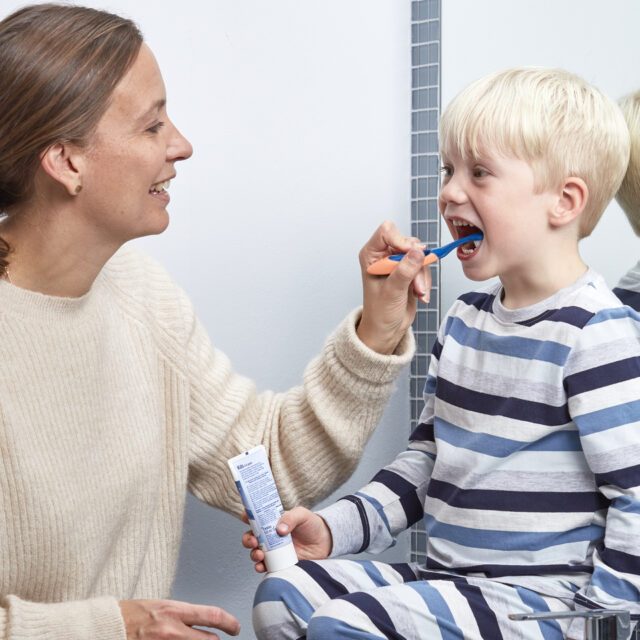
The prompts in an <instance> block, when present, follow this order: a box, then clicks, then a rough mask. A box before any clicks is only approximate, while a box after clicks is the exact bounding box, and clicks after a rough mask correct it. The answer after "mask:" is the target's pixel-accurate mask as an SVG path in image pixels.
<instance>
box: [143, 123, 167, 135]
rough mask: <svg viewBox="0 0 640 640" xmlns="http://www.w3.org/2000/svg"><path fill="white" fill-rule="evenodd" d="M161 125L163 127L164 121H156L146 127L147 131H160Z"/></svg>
mask: <svg viewBox="0 0 640 640" xmlns="http://www.w3.org/2000/svg"><path fill="white" fill-rule="evenodd" d="M162 127H164V122H156V123H155V124H154V125H152V126H151V127H149V128H148V129H147V131H148V132H149V133H158V131H160V129H162Z"/></svg>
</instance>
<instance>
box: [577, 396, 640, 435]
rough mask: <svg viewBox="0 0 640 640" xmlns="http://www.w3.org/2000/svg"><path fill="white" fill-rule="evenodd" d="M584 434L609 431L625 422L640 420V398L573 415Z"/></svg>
mask: <svg viewBox="0 0 640 640" xmlns="http://www.w3.org/2000/svg"><path fill="white" fill-rule="evenodd" d="M572 417H573V420H574V422H575V423H576V424H577V425H578V429H579V430H580V432H581V434H582V435H585V436H587V435H589V434H591V433H599V432H601V431H607V430H608V429H613V428H614V427H619V426H621V425H623V424H631V423H633V422H640V400H633V401H632V402H625V403H624V404H617V405H616V406H614V407H607V408H606V409H599V410H598V411H592V412H591V413H584V414H583V415H581V416H572Z"/></svg>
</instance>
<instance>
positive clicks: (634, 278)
mask: <svg viewBox="0 0 640 640" xmlns="http://www.w3.org/2000/svg"><path fill="white" fill-rule="evenodd" d="M613 293H615V294H616V295H617V296H618V298H620V300H622V303H623V304H628V305H629V306H630V307H631V308H632V309H635V310H636V311H640V261H639V262H638V264H637V265H635V266H634V267H631V269H629V271H628V272H627V273H626V274H625V275H624V276H623V277H622V278H621V280H620V282H619V283H618V286H617V287H616V288H615V289H614V290H613Z"/></svg>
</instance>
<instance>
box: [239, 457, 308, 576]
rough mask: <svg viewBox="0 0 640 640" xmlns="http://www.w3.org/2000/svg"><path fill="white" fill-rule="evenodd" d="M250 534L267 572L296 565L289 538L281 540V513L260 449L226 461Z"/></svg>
mask: <svg viewBox="0 0 640 640" xmlns="http://www.w3.org/2000/svg"><path fill="white" fill-rule="evenodd" d="M228 464H229V468H230V469H231V474H232V475H233V479H234V480H235V483H236V487H237V488H238V493H240V498H241V499H242V504H243V505H244V508H245V510H246V512H247V516H248V517H249V524H250V525H251V530H252V531H253V534H254V535H255V537H256V538H257V539H258V544H259V545H260V548H261V549H262V550H263V551H264V556H265V559H264V563H265V565H266V567H267V571H269V572H272V571H281V570H282V569H287V568H288V567H291V566H293V565H294V564H296V563H297V562H298V556H297V555H296V550H295V547H294V546H293V540H292V539H291V536H290V535H286V536H281V535H279V534H278V532H277V531H276V524H277V523H278V520H279V519H280V516H281V515H282V514H283V513H284V509H283V508H282V502H281V501H280V496H279V495H278V488H277V487H276V483H275V480H274V479H273V474H272V473H271V467H270V466H269V459H268V458H267V451H266V449H265V448H264V446H262V445H259V446H257V447H254V448H253V449H249V451H245V452H244V453H241V454H240V455H237V456H235V457H233V458H231V459H230V460H228Z"/></svg>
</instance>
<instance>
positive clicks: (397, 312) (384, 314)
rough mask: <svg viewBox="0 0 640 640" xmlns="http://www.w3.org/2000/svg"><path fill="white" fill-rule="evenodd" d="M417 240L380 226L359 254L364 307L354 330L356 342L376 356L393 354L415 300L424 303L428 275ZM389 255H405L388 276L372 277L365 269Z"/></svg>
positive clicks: (386, 224) (411, 315)
mask: <svg viewBox="0 0 640 640" xmlns="http://www.w3.org/2000/svg"><path fill="white" fill-rule="evenodd" d="M419 242H420V241H419V240H418V238H411V237H407V236H404V235H402V234H401V233H400V231H399V230H398V228H397V227H396V226H395V225H394V224H393V222H384V223H383V224H381V225H380V226H379V227H378V229H377V230H376V232H375V233H374V234H373V235H372V236H371V238H370V240H369V242H367V244H366V245H365V246H364V247H363V248H362V250H361V251H360V267H361V269H362V285H363V294H364V304H363V309H362V317H361V319H360V324H359V325H358V328H357V334H358V337H359V338H360V340H362V342H364V343H365V344H366V345H367V346H368V347H369V348H370V349H373V350H374V351H377V352H378V353H384V354H390V353H393V352H394V351H395V349H396V348H397V346H398V344H399V343H400V340H402V338H403V336H404V334H405V332H406V331H407V329H408V327H410V326H411V323H412V322H413V318H414V317H415V314H416V300H417V298H420V299H421V300H422V301H423V302H428V300H429V292H430V290H431V272H430V271H429V267H423V261H424V253H423V252H422V250H421V249H419V248H418V247H419V246H420V245H419ZM393 253H406V254H407V255H406V256H405V257H404V258H403V260H402V262H400V263H399V264H398V267H397V268H396V269H395V270H394V271H393V273H391V274H390V275H389V276H372V275H370V274H368V273H367V267H368V266H369V265H370V264H372V263H373V262H376V261H377V260H381V259H382V258H386V257H387V256H389V255H391V254H393Z"/></svg>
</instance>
